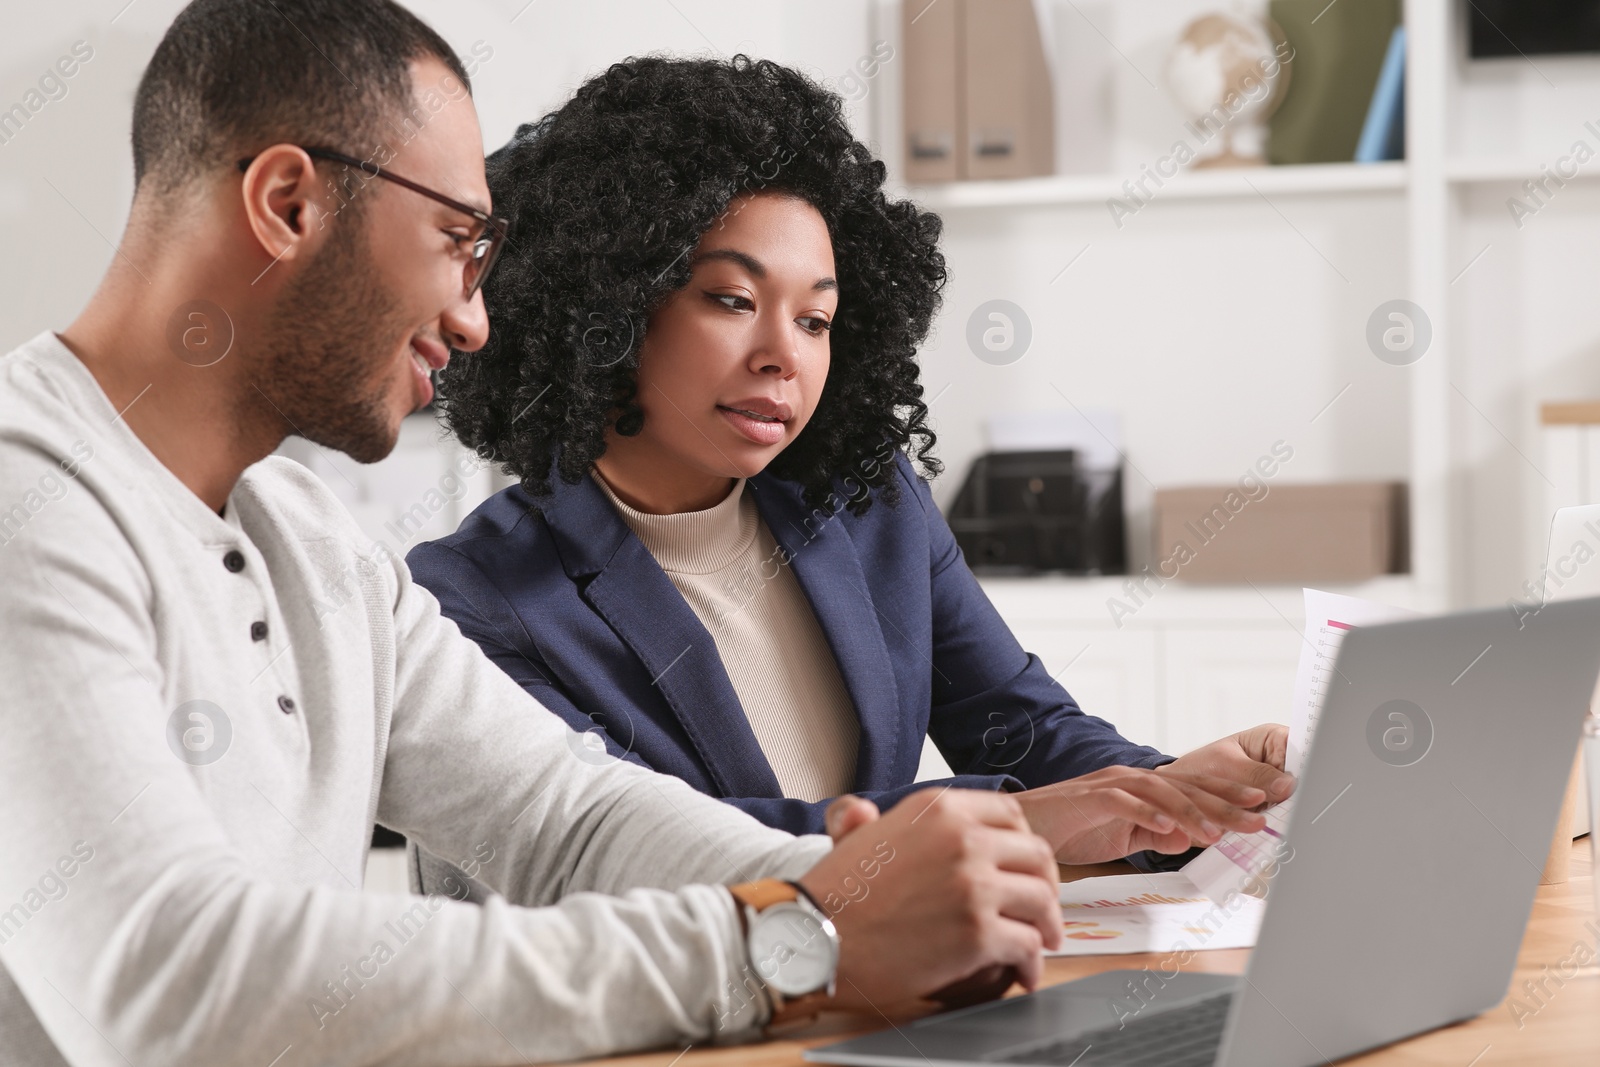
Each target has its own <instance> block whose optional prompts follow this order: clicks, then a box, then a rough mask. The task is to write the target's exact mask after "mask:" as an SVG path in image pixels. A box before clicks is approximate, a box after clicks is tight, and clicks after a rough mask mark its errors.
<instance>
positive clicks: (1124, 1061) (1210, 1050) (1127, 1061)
mask: <svg viewBox="0 0 1600 1067" xmlns="http://www.w3.org/2000/svg"><path fill="white" fill-rule="evenodd" d="M1232 1001H1233V994H1232V993H1231V992H1225V993H1216V994H1213V995H1212V996H1208V997H1203V998H1201V999H1200V1000H1197V1001H1195V1002H1194V1003H1193V1004H1185V1005H1184V1006H1183V1007H1181V1008H1172V1009H1170V1010H1167V1011H1159V1012H1155V1013H1153V1014H1151V1015H1147V1016H1143V1017H1135V1018H1133V1019H1130V1020H1128V1021H1127V1022H1126V1023H1125V1024H1124V1025H1123V1026H1121V1027H1120V1028H1119V1027H1117V1026H1115V1025H1112V1026H1104V1027H1101V1028H1100V1029H1098V1030H1086V1031H1080V1032H1079V1033H1076V1034H1074V1035H1072V1036H1071V1037H1067V1038H1058V1039H1056V1040H1053V1041H1050V1042H1048V1043H1045V1044H1039V1045H1031V1046H1025V1047H1022V1048H1013V1049H1007V1050H1006V1051H1005V1052H1003V1053H1001V1054H1000V1055H998V1056H995V1057H994V1058H993V1062H995V1063H1036V1064H1060V1065H1062V1067H1145V1065H1146V1064H1148V1065H1150V1067H1210V1065H1211V1064H1212V1063H1214V1062H1215V1061H1216V1058H1217V1050H1218V1047H1219V1046H1220V1045H1221V1044H1222V1028H1223V1026H1224V1025H1226V1024H1227V1021H1228V1007H1229V1005H1230V1004H1231V1003H1232Z"/></svg>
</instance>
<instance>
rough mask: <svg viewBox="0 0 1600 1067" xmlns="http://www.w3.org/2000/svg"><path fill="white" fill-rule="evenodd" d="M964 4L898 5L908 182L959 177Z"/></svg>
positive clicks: (936, 0) (928, 0)
mask: <svg viewBox="0 0 1600 1067" xmlns="http://www.w3.org/2000/svg"><path fill="white" fill-rule="evenodd" d="M963 2H964V0H903V2H902V3H901V5H900V18H901V41H902V43H903V46H904V56H905V60H904V62H905V131H906V135H905V136H906V141H905V170H906V180H908V181H911V182H948V181H955V180H956V179H957V178H959V177H961V176H962V175H961V170H960V165H961V164H960V160H961V144H962V141H963V139H964V138H963V135H962V129H961V112H962V99H961V68H962V63H961V61H960V42H961V34H960V26H961V7H962V4H963Z"/></svg>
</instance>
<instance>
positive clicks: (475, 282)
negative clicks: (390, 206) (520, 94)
mask: <svg viewBox="0 0 1600 1067" xmlns="http://www.w3.org/2000/svg"><path fill="white" fill-rule="evenodd" d="M300 150H301V151H302V152H304V153H305V154H306V155H308V156H310V157H312V158H313V159H325V160H327V161H329V162H330V163H343V164H344V165H345V166H347V167H355V168H356V169H357V170H359V171H361V172H362V173H363V174H367V175H370V176H371V177H374V178H382V179H384V180H385V181H391V182H394V183H395V184H396V185H400V186H404V187H405V188H407V189H410V190H411V191H412V192H414V193H421V194H422V195H423V196H425V197H427V198H428V199H430V200H436V201H438V202H439V203H441V204H443V205H444V206H445V207H448V208H452V209H454V210H456V211H459V212H461V213H462V214H463V215H470V216H472V217H473V218H474V219H477V220H478V221H479V222H481V223H482V224H483V233H482V234H481V235H479V237H478V239H477V240H475V241H473V242H472V260H471V261H470V262H469V263H468V264H467V267H466V271H465V273H464V275H463V282H464V285H465V288H466V298H467V299H468V300H471V299H472V294H473V293H476V292H477V291H478V290H479V289H481V288H482V287H483V281H484V279H485V278H487V277H488V276H489V271H491V270H493V269H494V263H495V260H496V259H498V258H500V249H501V247H502V246H504V245H505V243H506V233H507V231H508V230H510V229H511V223H510V221H509V220H507V219H503V218H499V217H497V216H494V215H486V214H484V213H483V212H482V211H479V210H478V209H477V208H475V207H473V206H472V205H471V204H463V203H462V202H461V201H459V200H455V199H452V198H451V197H448V196H445V195H444V194H443V193H436V192H434V191H433V190H432V189H429V188H428V187H427V186H426V185H418V184H417V183H416V182H414V181H412V180H411V179H409V178H402V177H400V175H398V174H395V173H393V172H392V171H387V170H384V169H383V168H382V167H379V166H378V165H377V164H376V163H373V162H372V161H370V160H360V159H357V158H356V157H355V156H349V155H345V154H344V153H343V152H335V151H334V150H333V149H331V148H305V147H303V146H302V147H301V149H300ZM255 158H256V157H255V156H246V157H245V158H244V159H241V160H239V170H240V171H246V170H249V169H250V164H251V163H253V162H254V161H255Z"/></svg>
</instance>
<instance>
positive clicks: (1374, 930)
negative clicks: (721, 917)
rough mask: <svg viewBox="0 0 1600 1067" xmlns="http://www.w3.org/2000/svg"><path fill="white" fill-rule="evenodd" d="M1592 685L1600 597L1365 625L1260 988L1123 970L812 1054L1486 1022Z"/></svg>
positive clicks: (1278, 897) (1241, 1058) (940, 1060)
mask: <svg viewBox="0 0 1600 1067" xmlns="http://www.w3.org/2000/svg"><path fill="white" fill-rule="evenodd" d="M1597 675H1600V597H1593V598H1587V599H1582V600H1565V601H1550V602H1546V603H1545V604H1544V605H1543V606H1542V607H1540V608H1539V609H1538V610H1537V611H1536V612H1532V613H1528V612H1525V611H1524V612H1515V611H1512V610H1511V609H1510V608H1508V607H1505V606H1502V607H1497V608H1491V609H1487V610H1482V611H1471V612H1463V613H1459V614H1454V615H1444V616H1437V617H1433V618H1424V619H1415V620H1407V621H1404V622H1396V623H1389V624H1385V625H1381V626H1368V627H1361V628H1358V629H1355V630H1353V631H1351V632H1350V633H1349V634H1348V635H1347V636H1346V637H1345V639H1344V641H1343V643H1342V645H1341V647H1340V649H1339V654H1338V658H1337V659H1336V661H1335V670H1334V674H1333V681H1332V683H1331V684H1330V688H1329V690H1328V693H1327V697H1326V701H1325V703H1324V706H1323V711H1322V715H1321V717H1320V721H1319V723H1318V726H1317V732H1316V735H1315V736H1314V738H1313V739H1312V744H1311V750H1310V752H1309V753H1308V754H1307V757H1306V762H1305V765H1304V767H1303V768H1302V774H1301V779H1300V787H1299V789H1298V791H1297V794H1296V795H1297V799H1296V802H1295V804H1294V807H1293V809H1292V812H1291V814H1290V819H1289V825H1288V841H1289V844H1290V846H1291V848H1292V852H1287V851H1286V852H1284V853H1283V854H1282V856H1283V862H1282V863H1281V864H1280V865H1279V866H1278V868H1277V870H1276V872H1275V873H1274V875H1273V878H1272V882H1271V888H1270V892H1269V904H1268V907H1267V909H1266V914H1265V916H1264V917H1263V919H1262V924H1261V930H1260V933H1259V935H1258V938H1257V945H1256V948H1255V950H1254V951H1253V952H1252V953H1251V956H1250V962H1249V966H1248V969H1247V970H1246V972H1245V974H1244V975H1243V976H1231V975H1213V974H1201V973H1188V972H1182V973H1177V972H1175V969H1174V968H1173V967H1171V966H1167V967H1166V968H1165V969H1157V968H1146V969H1145V970H1142V971H1133V970H1121V971H1109V972H1105V973H1102V974H1098V975H1094V976H1092V977H1089V978H1084V979H1080V980H1078V981H1074V982H1067V983H1064V984H1061V985H1057V986H1052V987H1050V988H1048V989H1043V990H1040V991H1038V992H1035V993H1032V994H1029V995H1027V996H1021V997H1015V998H1012V999H1009V1000H1001V1001H996V1002H994V1003H991V1004H985V1005H980V1006H978V1007H975V1008H968V1009H964V1010H961V1011H957V1012H951V1013H947V1014H944V1015H938V1016H933V1017H930V1018H927V1019H922V1020H919V1021H917V1022H914V1023H911V1024H908V1025H906V1026H902V1027H898V1028H893V1029H890V1030H886V1031H883V1032H881V1033H877V1034H871V1035H868V1036H866V1037H860V1038H856V1039H854V1040H850V1041H845V1042H842V1043H838V1044H833V1045H828V1046H825V1047H821V1048H816V1049H812V1050H810V1051H808V1052H807V1053H806V1054H805V1056H806V1059H808V1060H810V1061H812V1062H816V1063H833V1064H861V1065H873V1067H880V1065H881V1067H899V1065H905V1067H927V1065H946V1064H950V1065H954V1064H992V1063H1011V1064H1057V1065H1061V1067H1068V1065H1070V1067H1131V1065H1136V1064H1151V1065H1157V1064H1159V1065H1161V1067H1181V1065H1191V1064H1192V1065H1195V1067H1212V1065H1216V1067H1299V1065H1304V1067H1310V1065H1313V1064H1323V1063H1327V1062H1329V1061H1330V1060H1337V1059H1340V1058H1342V1057H1346V1056H1350V1055H1354V1054H1355V1053H1358V1052H1363V1051H1366V1050H1369V1049H1373V1048H1376V1047H1379V1046H1382V1045H1386V1044H1389V1043H1390V1042H1394V1041H1398V1040H1401V1039H1402V1038H1407V1037H1410V1036H1412V1035H1414V1034H1419V1033H1422V1032H1424V1031H1427V1030H1432V1029H1434V1028H1436V1027H1440V1026H1445V1025H1447V1024H1449V1023H1453V1022H1458V1021H1461V1020H1465V1019H1470V1018H1472V1017H1473V1016H1475V1015H1478V1014H1480V1013H1482V1012H1484V1011H1486V1010H1488V1009H1489V1008H1492V1007H1494V1006H1495V1005H1496V1004H1498V1003H1499V1002H1500V1000H1501V999H1502V998H1503V997H1504V996H1505V993H1506V991H1507V989H1508V987H1509V985H1510V982H1511V978H1512V973H1513V968H1514V966H1515V964H1516V959H1517V952H1518V950H1519V948H1520V946H1521V943H1522V937H1523V931H1524V929H1525V927H1526V926H1527V922H1528V916H1529V913H1530V912H1531V910H1532V907H1533V898H1534V892H1535V890H1536V889H1537V887H1538V883H1539V876H1540V873H1541V871H1542V869H1543V866H1544V860H1545V857H1546V854H1547V853H1548V850H1549V848H1550V839H1551V834H1552V832H1553V830H1554V828H1555V824H1556V818H1557V815H1558V810H1559V808H1560V805H1561V801H1562V796H1563V793H1564V792H1565V789H1566V783H1567V777H1568V774H1569V772H1570V770H1571V766H1572V756H1573V753H1574V752H1575V751H1576V749H1577V747H1578V740H1579V734H1580V732H1581V725H1582V722H1583V717H1584V713H1585V712H1586V710H1587V709H1588V707H1589V697H1590V695H1591V694H1592V693H1593V692H1594V691H1595V681H1596V676H1597ZM1396 714H1399V715H1402V716H1403V719H1396V718H1394V715H1396ZM1396 724H1402V725H1403V726H1404V728H1405V729H1406V730H1407V731H1408V733H1407V735H1406V737H1405V739H1404V742H1403V743H1399V744H1396V743H1393V742H1394V741H1395V740H1396V739H1395V737H1393V736H1392V735H1389V734H1387V733H1386V732H1387V731H1391V730H1393V729H1395V728H1396Z"/></svg>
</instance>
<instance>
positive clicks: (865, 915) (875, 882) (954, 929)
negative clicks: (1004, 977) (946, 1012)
mask: <svg viewBox="0 0 1600 1067" xmlns="http://www.w3.org/2000/svg"><path fill="white" fill-rule="evenodd" d="M827 826H828V830H829V833H830V834H831V835H832V836H833V838H834V840H835V842H836V844H835V846H834V849H833V851H832V852H831V853H829V854H828V855H827V856H826V857H824V858H823V859H822V861H821V862H820V863H818V864H817V865H816V866H815V867H813V868H812V869H811V870H810V871H808V872H806V874H805V875H804V876H802V877H801V878H800V883H801V884H802V885H803V886H805V888H806V891H807V892H809V893H810V894H811V895H812V896H813V897H814V898H815V899H816V900H817V901H819V902H820V903H821V904H822V908H823V910H824V911H826V912H827V913H828V915H829V917H831V918H832V919H833V922H834V926H835V927H836V928H837V929H838V931H839V944H840V957H839V975H838V996H837V998H836V1005H835V1006H837V1007H840V1008H845V1009H850V1010H865V1011H876V1010H878V1009H886V1008H888V1007H889V1006H891V1005H906V1004H908V1003H910V1002H912V1001H916V1000H921V999H926V998H929V997H932V996H933V995H934V994H936V993H938V992H940V991H941V990H944V989H946V988H947V987H951V986H953V985H954V984H955V983H957V982H959V981H961V980H963V979H967V978H969V977H972V976H974V975H976V974H978V973H979V972H987V973H991V974H998V973H1003V972H1004V969H1005V968H1008V967H1009V968H1014V969H1015V972H1016V974H1017V978H1018V980H1019V981H1020V982H1022V984H1023V985H1024V986H1026V987H1028V988H1029V989H1032V988H1034V987H1035V986H1037V985H1038V982H1039V975H1040V972H1041V969H1042V967H1043V959H1042V957H1041V955H1040V953H1041V950H1042V949H1044V948H1047V947H1048V948H1055V947H1056V946H1058V945H1060V943H1061V908H1060V905H1059V904H1058V903H1057V889H1056V887H1057V884H1058V877H1057V872H1056V866H1055V861H1054V858H1053V857H1052V856H1051V850H1050V846H1049V845H1048V844H1047V843H1046V842H1045V841H1043V840H1042V839H1041V838H1039V837H1038V836H1036V835H1035V834H1034V833H1032V832H1031V831H1030V830H1029V829H1028V822H1027V819H1026V818H1024V817H1023V814H1022V808H1021V806H1020V805H1019V804H1018V803H1017V801H1016V800H1015V799H1014V798H1013V797H1011V796H1008V795H1006V794H1004V793H987V792H978V791H973V790H966V789H927V790H923V791H922V792H919V793H913V794H912V795H911V796H909V797H906V798H905V799H904V800H902V801H900V803H898V804H896V805H895V806H894V807H893V808H892V809H891V810H890V811H889V813H888V814H887V815H879V814H878V811H877V807H876V806H875V805H873V804H872V803H871V802H869V801H865V800H861V799H860V798H857V797H847V798H841V799H840V800H838V801H835V802H834V804H833V805H832V806H830V808H829V810H828V816H827ZM1007 984H1009V982H1008V983H1007ZM1000 992H1003V989H994V990H993V995H998V994H999V993H1000Z"/></svg>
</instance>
